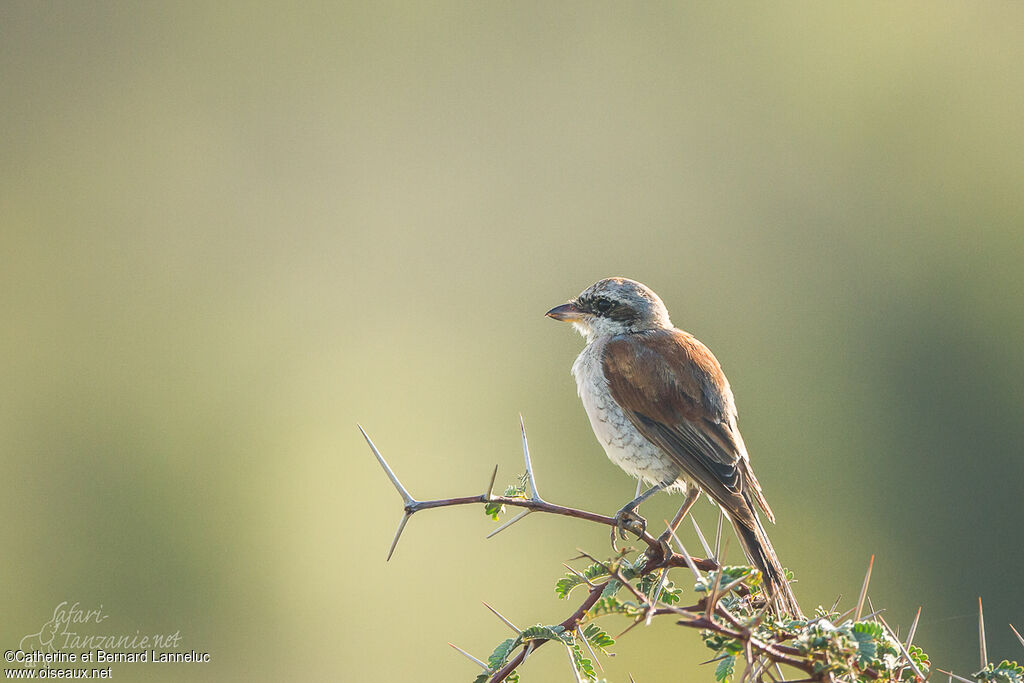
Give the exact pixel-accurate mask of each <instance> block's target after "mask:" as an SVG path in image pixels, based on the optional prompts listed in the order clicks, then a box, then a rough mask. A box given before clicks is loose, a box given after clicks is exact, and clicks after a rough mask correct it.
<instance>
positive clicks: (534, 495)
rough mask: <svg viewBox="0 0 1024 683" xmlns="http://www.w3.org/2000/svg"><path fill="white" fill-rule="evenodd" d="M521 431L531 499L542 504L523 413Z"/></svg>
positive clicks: (521, 415) (520, 421)
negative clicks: (527, 440) (534, 474)
mask: <svg viewBox="0 0 1024 683" xmlns="http://www.w3.org/2000/svg"><path fill="white" fill-rule="evenodd" d="M519 430H520V431H521V432H522V433H523V460H524V461H525V462H526V476H527V478H528V479H529V482H530V498H531V499H532V500H534V501H538V502H540V501H541V497H540V491H538V490H537V480H536V479H535V478H534V476H533V463H532V462H530V445H529V444H528V443H527V442H526V423H525V422H523V414H522V413H520V414H519ZM492 535H493V534H492Z"/></svg>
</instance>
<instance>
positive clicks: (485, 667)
mask: <svg viewBox="0 0 1024 683" xmlns="http://www.w3.org/2000/svg"><path fill="white" fill-rule="evenodd" d="M448 644H449V645H451V646H452V647H453V648H455V649H456V650H458V651H459V652H461V653H462V656H463V657H465V658H466V659H468V660H469V661H471V662H475V663H476V664H477V665H478V666H479V667H480V668H481V669H483V670H484V671H490V670H491V667H489V666H487V665H486V664H484V663H483V662H481V661H480V660H479V659H477V658H476V657H474V656H473V655H471V654H469V653H468V652H466V651H465V650H463V649H462V648H461V647H459V646H458V645H456V644H455V643H448Z"/></svg>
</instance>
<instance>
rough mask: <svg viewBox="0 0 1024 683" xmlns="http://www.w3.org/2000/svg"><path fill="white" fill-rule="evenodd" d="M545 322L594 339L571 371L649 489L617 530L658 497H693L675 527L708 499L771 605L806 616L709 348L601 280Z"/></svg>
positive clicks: (602, 433) (656, 303) (657, 304)
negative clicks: (665, 493) (771, 534)
mask: <svg viewBox="0 0 1024 683" xmlns="http://www.w3.org/2000/svg"><path fill="white" fill-rule="evenodd" d="M547 315H548V317H551V318H554V319H555V320H562V321H566V322H571V323H572V324H573V326H574V327H575V328H576V329H577V330H578V331H579V332H580V334H582V335H583V336H584V337H586V339H587V345H586V347H585V348H584V349H583V352H582V353H580V355H579V357H578V358H577V359H576V362H575V363H573V366H572V373H573V375H575V377H576V385H577V388H578V390H579V395H580V398H581V399H582V400H583V407H584V408H585V409H586V411H587V416H588V417H589V418H590V424H591V426H592V427H593V428H594V434H595V435H596V436H597V440H598V441H600V442H601V446H603V447H604V450H605V452H606V453H607V454H608V457H609V458H610V459H611V461H612V462H614V463H615V464H616V465H618V466H619V467H621V468H622V469H623V470H625V471H626V472H627V473H628V474H631V475H633V476H634V477H637V478H639V479H641V480H643V481H645V482H647V483H649V484H651V485H652V488H651V489H650V490H648V491H646V492H645V493H643V494H642V495H640V496H639V497H637V498H636V499H635V500H633V501H631V502H630V503H629V504H627V505H626V506H625V507H623V508H622V509H621V510H619V512H618V514H617V515H616V519H617V520H618V522H619V530H620V533H622V529H623V528H624V527H625V526H626V525H628V524H637V525H639V526H641V527H642V526H643V525H644V524H645V522H644V521H643V518H641V517H640V516H639V515H638V514H637V513H636V512H635V509H636V507H637V506H638V505H639V504H640V503H641V502H642V501H644V500H646V499H647V498H648V497H650V496H651V495H652V494H654V493H656V492H658V491H662V490H669V491H679V492H685V493H686V497H685V499H684V503H683V506H682V508H681V509H680V511H679V514H678V515H676V518H675V521H674V522H673V524H674V525H677V524H678V523H679V521H680V520H682V519H683V517H684V515H685V514H686V512H687V511H688V510H689V508H690V506H692V505H693V503H694V501H696V499H697V497H698V496H699V495H700V493H701V492H704V493H705V494H707V495H708V497H709V498H711V499H712V500H713V501H714V502H715V503H717V504H718V505H719V507H721V509H722V510H723V511H725V514H726V515H728V517H729V519H730V520H731V521H732V524H733V527H735V529H736V535H737V536H738V537H739V540H740V543H741V545H742V546H743V550H744V552H745V553H746V556H747V558H748V560H749V561H750V562H751V563H752V564H753V565H754V566H755V567H757V568H758V569H759V570H760V571H761V574H762V576H763V579H764V585H765V587H766V589H767V590H766V592H767V594H768V596H769V598H770V604H772V605H773V607H774V608H775V609H776V610H777V611H780V612H786V613H788V614H790V615H791V616H794V617H800V616H802V615H801V612H800V606H799V605H798V604H797V602H796V598H795V597H794V595H793V591H792V589H791V588H790V586H789V583H788V582H787V581H786V577H785V574H784V572H783V569H782V565H781V564H780V563H779V558H778V557H777V556H776V554H775V549H774V548H772V544H771V542H770V541H769V540H768V535H767V533H766V532H765V529H764V526H762V525H761V520H760V519H759V518H758V514H757V510H756V508H758V507H759V508H761V510H762V511H763V512H764V514H765V516H767V517H768V519H769V520H771V521H772V522H774V521H775V515H774V514H773V513H772V510H771V508H770V507H768V502H767V501H766V500H765V499H764V494H763V493H762V492H761V485H760V484H759V483H758V481H757V478H756V477H755V476H754V472H753V470H752V469H751V468H750V457H749V456H748V455H747V449H746V447H745V446H744V445H743V437H741V436H740V432H739V429H738V428H737V426H736V406H735V404H734V402H733V397H732V390H731V389H730V388H729V381H728V380H727V379H726V378H725V374H724V373H723V372H722V367H721V365H719V363H718V360H717V359H716V358H715V357H714V355H712V353H711V351H709V350H708V348H707V347H706V346H704V345H703V344H702V343H700V342H699V341H697V339H696V338H694V336H693V335H691V334H689V333H687V332H683V331H682V330H678V329H676V328H675V327H673V325H672V321H671V320H669V317H668V310H667V309H666V308H665V304H664V303H662V301H661V299H660V298H659V297H658V295H657V294H655V293H654V292H652V291H651V290H650V289H649V288H648V287H646V286H645V285H643V284H641V283H639V282H635V281H633V280H627V279H625V278H620V277H614V278H608V279H605V280H601V281H600V282H597V283H595V284H593V285H591V286H590V287H588V288H587V289H585V290H584V291H583V293H581V294H580V295H579V296H578V297H576V298H575V299H572V300H570V301H569V303H566V304H563V305H561V306H556V307H555V308H552V309H551V310H550V311H548V312H547ZM613 535H614V531H613Z"/></svg>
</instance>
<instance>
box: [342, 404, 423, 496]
mask: <svg viewBox="0 0 1024 683" xmlns="http://www.w3.org/2000/svg"><path fill="white" fill-rule="evenodd" d="M356 427H359V431H360V432H362V433H363V438H364V439H366V443H368V444H370V450H371V451H373V454H374V455H376V456H377V461H378V462H379V463H380V466H381V467H383V468H384V471H385V472H386V473H387V475H388V478H389V479H391V483H392V484H394V485H395V488H396V489H397V490H398V494H399V495H400V496H402V500H403V501H404V502H405V504H406V505H411V504H413V503H415V502H416V499H415V498H413V497H412V496H410V495H409V492H408V491H406V490H405V487H404V486H402V482H400V481H398V476H397V475H396V474H395V473H394V471H393V470H392V469H391V467H389V466H388V462H387V460H385V459H384V456H383V455H381V454H380V451H378V450H377V447H376V446H374V445H373V441H371V440H370V435H369V434H367V433H366V430H365V429H363V426H362V425H360V424H357V425H356Z"/></svg>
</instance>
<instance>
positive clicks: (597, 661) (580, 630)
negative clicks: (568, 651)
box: [576, 624, 604, 671]
mask: <svg viewBox="0 0 1024 683" xmlns="http://www.w3.org/2000/svg"><path fill="white" fill-rule="evenodd" d="M576 635H577V636H579V639H580V640H582V641H583V643H584V644H585V645H586V646H587V649H588V650H590V656H591V657H593V658H594V664H597V668H598V669H600V670H601V671H604V664H602V663H601V660H600V659H598V658H597V653H596V652H594V648H593V647H592V646H591V645H590V641H589V640H587V637H586V636H585V635H583V627H582V626H580V625H579V624H576Z"/></svg>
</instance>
